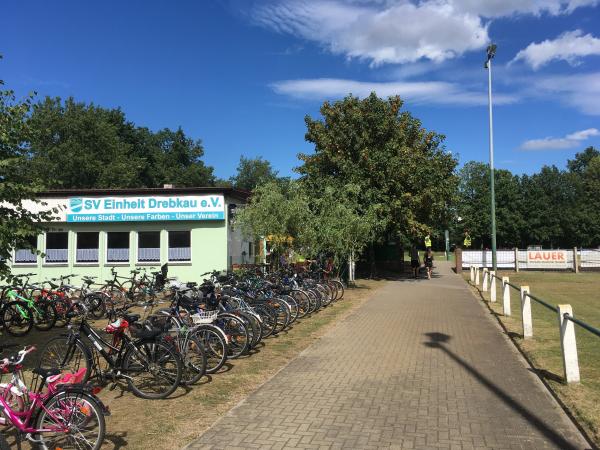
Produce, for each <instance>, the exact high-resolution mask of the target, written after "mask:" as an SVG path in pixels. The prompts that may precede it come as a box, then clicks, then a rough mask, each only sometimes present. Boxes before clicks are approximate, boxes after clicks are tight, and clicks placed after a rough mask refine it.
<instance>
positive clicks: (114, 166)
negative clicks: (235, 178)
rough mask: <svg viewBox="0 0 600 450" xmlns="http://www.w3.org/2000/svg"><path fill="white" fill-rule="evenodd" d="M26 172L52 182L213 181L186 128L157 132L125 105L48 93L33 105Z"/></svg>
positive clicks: (150, 184) (149, 184)
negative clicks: (139, 123)
mask: <svg viewBox="0 0 600 450" xmlns="http://www.w3.org/2000/svg"><path fill="white" fill-rule="evenodd" d="M28 126H29V127H30V129H31V143H30V147H29V154H28V165H27V169H28V170H27V171H26V173H28V174H29V177H30V178H31V179H33V180H35V179H40V180H41V181H42V182H43V184H44V185H45V187H46V188H119V187H120V188H124V187H161V186H162V185H163V184H165V183H167V184H176V185H178V186H209V185H212V184H213V183H214V180H215V178H214V175H213V169H212V167H208V166H206V165H205V164H204V163H203V161H202V156H203V155H204V149H203V147H202V143H201V142H200V141H195V140H193V139H190V138H189V137H187V136H186V135H185V133H184V132H183V130H181V128H179V129H177V130H174V131H173V130H170V129H167V128H165V129H163V130H160V131H158V132H152V131H150V130H149V129H147V128H143V127H136V126H135V125H134V124H133V123H131V122H129V121H127V120H126V117H125V114H124V113H123V112H122V111H121V110H120V109H107V108H103V107H100V106H96V105H94V104H85V103H82V102H76V101H75V100H74V99H73V98H68V99H67V100H65V101H62V100H61V99H60V98H49V97H47V98H46V99H44V100H43V101H41V102H39V103H37V104H36V105H34V107H33V111H32V114H31V117H30V119H29V120H28Z"/></svg>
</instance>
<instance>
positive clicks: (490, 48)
mask: <svg viewBox="0 0 600 450" xmlns="http://www.w3.org/2000/svg"><path fill="white" fill-rule="evenodd" d="M495 55H496V44H490V45H488V48H487V60H486V62H485V66H484V67H485V68H486V69H487V71H488V108H489V115H490V196H491V215H492V230H491V231H492V270H494V271H495V270H496V268H497V267H496V266H497V260H496V192H495V187H494V121H493V117H492V59H493V58H494V56H495Z"/></svg>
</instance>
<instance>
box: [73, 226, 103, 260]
mask: <svg viewBox="0 0 600 450" xmlns="http://www.w3.org/2000/svg"><path fill="white" fill-rule="evenodd" d="M74 233H75V260H74V261H73V265H74V266H100V231H75V232H74ZM82 233H97V234H98V249H97V250H98V256H97V259H96V261H78V260H77V250H79V235H80V234H82ZM82 250H83V249H82ZM90 250H91V249H90Z"/></svg>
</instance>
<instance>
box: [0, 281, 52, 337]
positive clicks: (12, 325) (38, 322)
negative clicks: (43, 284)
mask: <svg viewBox="0 0 600 450" xmlns="http://www.w3.org/2000/svg"><path fill="white" fill-rule="evenodd" d="M4 296H5V298H6V299H7V300H8V301H7V302H6V303H5V304H4V305H2V307H0V325H2V326H3V327H4V330H5V331H6V332H7V333H8V334H10V335H11V336H25V335H26V334H27V333H29V331H31V328H32V327H33V326H35V328H36V329H38V330H40V331H48V330H50V329H51V328H52V327H53V326H54V324H55V323H56V320H57V318H58V317H57V314H56V308H55V307H54V305H53V304H52V303H51V302H49V301H45V300H40V301H37V302H34V301H33V300H31V299H29V298H25V297H23V296H21V295H19V294H18V293H17V291H15V290H14V289H9V290H8V291H5V292H4Z"/></svg>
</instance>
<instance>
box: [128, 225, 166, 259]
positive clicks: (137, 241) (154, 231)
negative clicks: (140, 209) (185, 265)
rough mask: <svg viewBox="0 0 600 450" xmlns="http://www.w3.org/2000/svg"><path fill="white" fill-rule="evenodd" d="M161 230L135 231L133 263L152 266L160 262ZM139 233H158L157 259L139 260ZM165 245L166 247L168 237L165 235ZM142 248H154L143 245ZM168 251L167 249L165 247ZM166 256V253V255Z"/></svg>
mask: <svg viewBox="0 0 600 450" xmlns="http://www.w3.org/2000/svg"><path fill="white" fill-rule="evenodd" d="M161 232H162V230H144V231H137V232H136V233H135V237H136V242H135V263H136V265H139V266H153V265H155V264H160V263H161V261H162V259H161V253H162V245H161ZM140 233H157V234H158V259H157V260H155V261H140ZM167 247H168V237H167ZM144 248H155V247H144ZM167 252H168V249H167ZM167 258H168V255H167Z"/></svg>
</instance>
